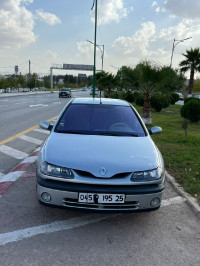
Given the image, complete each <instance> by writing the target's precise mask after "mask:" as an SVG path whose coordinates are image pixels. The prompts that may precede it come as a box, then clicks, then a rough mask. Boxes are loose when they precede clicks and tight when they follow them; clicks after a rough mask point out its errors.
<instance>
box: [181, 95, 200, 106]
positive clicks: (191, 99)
mask: <svg viewBox="0 0 200 266" xmlns="http://www.w3.org/2000/svg"><path fill="white" fill-rule="evenodd" d="M190 101H200V100H199V99H198V98H196V97H189V98H186V99H185V100H184V104H185V103H188V102H190Z"/></svg>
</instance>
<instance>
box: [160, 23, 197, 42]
mask: <svg viewBox="0 0 200 266" xmlns="http://www.w3.org/2000/svg"><path fill="white" fill-rule="evenodd" d="M199 34H200V27H199V24H197V23H195V22H192V21H189V20H188V21H187V20H182V21H181V22H179V23H178V24H177V25H175V26H171V27H169V28H165V29H161V30H160V32H159V34H158V38H160V39H163V40H166V41H172V39H173V38H175V39H176V40H182V39H186V38H189V37H191V36H192V37H193V38H195V37H196V38H198V36H199ZM198 39H199V38H198ZM187 42H188V41H187ZM182 45H184V44H183V43H182ZM187 45H188V44H187Z"/></svg>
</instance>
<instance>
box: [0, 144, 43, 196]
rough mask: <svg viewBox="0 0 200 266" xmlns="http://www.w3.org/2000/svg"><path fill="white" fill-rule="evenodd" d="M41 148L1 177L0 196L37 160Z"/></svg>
mask: <svg viewBox="0 0 200 266" xmlns="http://www.w3.org/2000/svg"><path fill="white" fill-rule="evenodd" d="M39 150H40V147H39V148H37V149H36V150H35V151H34V152H33V153H31V154H30V155H29V156H28V157H27V158H26V159H24V160H23V161H22V162H21V163H20V164H18V165H17V166H16V167H15V168H13V169H12V170H11V171H10V172H9V173H8V174H7V175H4V176H3V177H2V178H0V197H1V196H2V195H3V194H5V193H6V192H7V190H8V189H9V188H10V187H11V186H12V185H13V184H14V182H15V181H16V180H17V179H19V178H20V177H21V176H22V175H23V174H24V173H25V172H26V171H27V170H28V168H29V167H30V166H31V165H32V164H33V163H34V162H35V161H36V159H37V154H38V152H39Z"/></svg>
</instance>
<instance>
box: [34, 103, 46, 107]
mask: <svg viewBox="0 0 200 266" xmlns="http://www.w3.org/2000/svg"><path fill="white" fill-rule="evenodd" d="M38 106H48V104H42V103H39V104H32V105H30V106H29V107H38Z"/></svg>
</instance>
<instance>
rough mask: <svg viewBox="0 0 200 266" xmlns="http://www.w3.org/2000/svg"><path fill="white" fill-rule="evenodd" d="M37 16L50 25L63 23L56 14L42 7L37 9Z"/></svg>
mask: <svg viewBox="0 0 200 266" xmlns="http://www.w3.org/2000/svg"><path fill="white" fill-rule="evenodd" d="M36 18H37V19H39V20H41V21H43V22H45V23H47V24H49V25H55V24H61V20H60V19H59V18H58V17H57V16H56V15H54V14H52V13H47V12H44V11H43V10H42V9H39V10H37V11H36Z"/></svg>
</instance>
